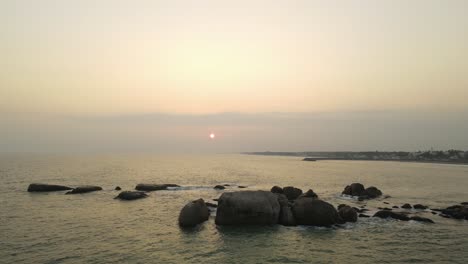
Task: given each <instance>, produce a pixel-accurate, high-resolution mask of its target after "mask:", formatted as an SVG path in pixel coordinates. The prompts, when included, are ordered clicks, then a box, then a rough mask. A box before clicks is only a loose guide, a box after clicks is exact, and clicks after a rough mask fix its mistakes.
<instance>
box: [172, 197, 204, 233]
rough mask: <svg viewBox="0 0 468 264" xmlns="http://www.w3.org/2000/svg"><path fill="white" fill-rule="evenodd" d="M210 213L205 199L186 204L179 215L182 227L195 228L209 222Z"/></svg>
mask: <svg viewBox="0 0 468 264" xmlns="http://www.w3.org/2000/svg"><path fill="white" fill-rule="evenodd" d="M209 216H210V212H209V210H208V207H206V204H205V201H203V199H198V200H195V201H192V202H190V203H188V204H186V205H185V206H184V207H183V208H182V210H181V211H180V214H179V225H180V226H181V227H193V226H196V225H198V224H200V223H203V222H205V221H206V220H208V218H209Z"/></svg>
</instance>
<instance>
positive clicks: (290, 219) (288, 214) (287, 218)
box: [276, 194, 296, 226]
mask: <svg viewBox="0 0 468 264" xmlns="http://www.w3.org/2000/svg"><path fill="white" fill-rule="evenodd" d="M276 195H277V196H278V203H279V204H280V215H279V219H278V222H279V224H281V225H284V226H295V225H296V220H295V219H294V215H293V213H292V210H291V207H290V206H289V201H288V198H287V197H286V195H284V194H276Z"/></svg>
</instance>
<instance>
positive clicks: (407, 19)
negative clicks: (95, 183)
mask: <svg viewBox="0 0 468 264" xmlns="http://www.w3.org/2000/svg"><path fill="white" fill-rule="evenodd" d="M466 10H468V2H467V1H463V0H460V1H458V0H451V1H442V0H439V1H436V0H424V1H423V0H413V1H403V0H392V1H390V0H388V1H373V0H362V1H357V0H356V1H344V0H343V1H337V0H329V1H325V0H324V1H313V0H309V1H306V0H303V1H300V0H297V1H274V0H270V1H263V0H249V1H243V0H238V1H222V0H211V1H208V0H206V1H204V0H200V1H189V0H186V1H181V0H166V1H162V0H159V1H158V0H153V1H150V0H147V1H144V0H133V1H119V0H100V1H95V0H93V1H91V0H81V1H69V0H54V1H52V0H42V1H34V0H0V152H82V151H85V152H93V151H97V152H100V151H104V152H124V151H135V152H138V151H144V152H163V153H166V152H194V153H197V152H223V153H225V152H239V151H264V150H271V151H307V150H317V151H326V150H330V151H336V150H353V151H360V150H409V151H412V150H420V149H421V150H424V149H430V148H437V149H448V148H456V149H465V150H468V125H467V124H468V16H466ZM210 133H215V134H216V137H215V139H213V140H211V139H210V138H209V135H210Z"/></svg>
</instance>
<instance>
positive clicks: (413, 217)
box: [410, 216, 434, 223]
mask: <svg viewBox="0 0 468 264" xmlns="http://www.w3.org/2000/svg"><path fill="white" fill-rule="evenodd" d="M410 220H413V221H418V222H425V223H434V221H432V220H431V219H429V218H425V217H420V216H412V217H410Z"/></svg>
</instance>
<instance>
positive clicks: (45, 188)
mask: <svg viewBox="0 0 468 264" xmlns="http://www.w3.org/2000/svg"><path fill="white" fill-rule="evenodd" d="M71 189H73V188H71V187H68V186H63V185H54V184H42V183H31V184H30V185H29V187H28V192H55V191H67V190H71Z"/></svg>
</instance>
